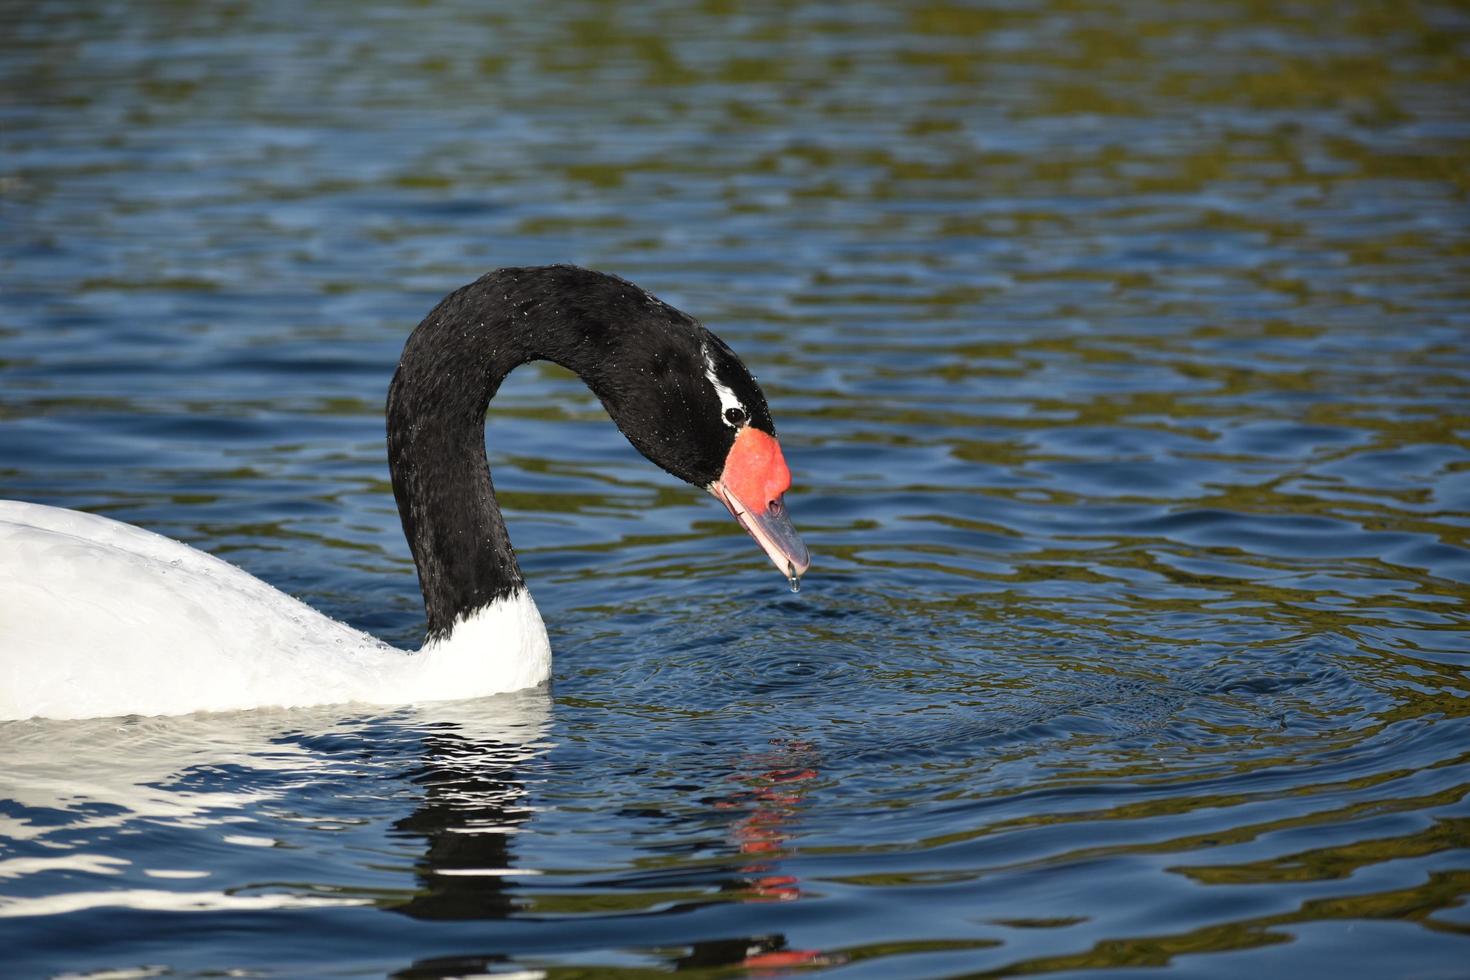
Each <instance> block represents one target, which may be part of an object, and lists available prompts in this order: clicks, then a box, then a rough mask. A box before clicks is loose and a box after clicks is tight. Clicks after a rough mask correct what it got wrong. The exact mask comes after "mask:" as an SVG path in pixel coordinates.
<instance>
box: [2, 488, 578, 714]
mask: <svg viewBox="0 0 1470 980" xmlns="http://www.w3.org/2000/svg"><path fill="white" fill-rule="evenodd" d="M550 670H551V647H550V644H549V643H548V641H547V638H546V628H545V626H544V625H543V624H542V622H541V616H540V614H539V613H538V612H537V611H536V604H535V603H534V602H533V601H532V600H531V597H530V594H529V593H527V592H526V591H525V590H524V589H522V590H520V591H518V592H516V593H515V594H513V595H512V596H510V597H509V598H507V599H502V600H500V601H498V602H495V603H492V604H491V605H489V606H487V607H485V608H482V609H480V610H478V611H476V612H474V613H472V614H471V615H470V616H468V617H466V618H465V619H464V620H462V621H460V622H459V623H457V624H456V626H455V628H454V630H453V631H452V632H451V633H450V634H449V635H448V636H446V637H444V638H443V639H442V640H437V641H435V640H431V641H430V642H429V643H428V644H426V645H425V646H424V648H423V649H422V650H420V651H419V652H418V653H415V654H410V653H406V652H405V651H402V650H398V649H395V648H394V647H390V646H388V645H387V644H385V643H383V642H381V641H380V640H377V639H374V638H373V637H371V636H369V635H368V634H366V633H363V632H360V631H358V630H355V629H352V628H351V627H349V626H346V625H344V624H342V623H339V622H336V621H335V620H333V619H330V618H328V617H327V616H324V615H322V614H321V613H319V612H317V611H316V610H314V609H312V608H311V607H310V606H307V605H306V604H305V603H302V602H300V601H298V600H296V599H293V598H291V597H290V596H288V595H286V594H285V593H283V592H281V591H279V590H277V589H275V588H273V587H271V586H269V585H267V584H266V583H265V582H262V581H261V580H259V579H257V578H255V577H254V576H252V575H250V574H248V573H246V572H244V571H242V570H241V569H239V568H236V567H235V566H234V565H231V564H229V563H228V562H225V561H221V560H220V559H218V558H215V557H214V556H212V555H208V554H205V553H204V552H202V551H199V550H198V549H196V548H191V547H189V546H188V545H186V544H182V543H180V542H178V541H173V540H170V539H169V538H165V537H163V536H162V535H158V534H154V533H153V532H151V531H145V530H143V529H141V528H137V527H132V526H130V525H127V524H122V523H120V522H118V521H114V520H110V519H108V518H106V517H100V516H97V515H95V514H86V513H81V512H78V511H71V510H62V509H60V508H56V507H47V506H43V505H40V504H31V503H22V502H19V501H4V500H0V720H3V719H15V718H30V717H33V716H42V717H47V718H87V717H106V716H111V715H124V714H143V715H165V714H186V713H190V712H194V711H233V710H239V709H247V708H262V707H306V706H312V705H326V704H339V703H346V702H353V701H357V702H364V703H369V704H405V703H410V702H415V701H441V700H455V699H462V698H473V697H480V696H483V695H489V694H498V693H501V692H504V691H513V690H519V689H521V688H526V687H533V686H535V685H537V684H540V683H542V682H544V681H545V680H546V679H547V678H548V677H549V676H550Z"/></svg>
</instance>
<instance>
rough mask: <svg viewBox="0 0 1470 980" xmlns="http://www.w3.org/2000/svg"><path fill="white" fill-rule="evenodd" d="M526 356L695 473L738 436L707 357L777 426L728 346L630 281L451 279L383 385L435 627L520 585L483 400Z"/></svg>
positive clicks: (701, 482)
mask: <svg viewBox="0 0 1470 980" xmlns="http://www.w3.org/2000/svg"><path fill="white" fill-rule="evenodd" d="M532 360H548V361H553V362H555V363H557V364H560V365H562V366H563V367H565V368H568V369H569V370H571V371H573V372H575V373H576V374H578V375H580V376H581V378H582V379H583V380H584V381H585V382H586V383H587V385H588V387H590V388H591V389H592V391H593V393H594V394H596V395H597V396H598V398H600V399H601V400H602V403H603V405H604V406H605V407H606V408H607V410H608V413H609V414H610V415H611V416H612V417H613V420H614V421H615V422H616V423H617V424H618V427H619V428H620V429H622V431H623V433H624V434H625V435H626V436H627V437H628V439H629V440H630V441H631V442H632V443H633V445H634V446H636V447H637V448H638V449H639V450H640V451H641V452H642V453H643V454H644V455H645V456H647V457H648V458H649V459H651V460H652V461H653V462H655V463H657V464H658V465H659V466H662V467H663V468H664V469H666V470H668V471H669V472H671V473H673V474H674V475H675V476H678V477H681V478H682V479H684V480H686V481H688V482H690V483H693V484H695V485H697V486H708V485H709V484H710V483H711V482H712V481H713V480H715V479H717V478H718V476H719V473H720V467H721V466H722V465H723V461H724V457H725V453H726V452H727V451H728V449H729V447H730V445H731V441H732V439H733V436H732V435H731V433H730V432H729V430H728V429H727V428H726V426H724V425H723V423H722V421H721V409H720V404H719V402H718V398H717V397H716V396H715V394H714V389H713V388H712V387H711V386H710V384H709V382H708V380H707V378H708V374H707V369H708V366H709V365H710V363H711V360H713V362H714V363H715V365H716V367H717V371H718V374H719V376H720V380H721V381H722V382H723V383H724V384H726V385H727V386H729V387H731V388H733V389H734V390H735V392H736V394H737V395H739V396H740V399H741V401H742V402H743V403H744V404H745V405H746V406H748V407H749V413H750V416H751V424H753V425H758V426H759V427H761V428H763V429H765V430H767V431H772V429H771V422H770V415H769V412H768V411H767V409H766V405H765V399H764V397H763V396H762V395H761V393H760V389H759V388H758V387H756V385H755V381H754V380H753V379H751V378H750V376H749V373H748V372H747V371H746V370H745V368H744V366H743V365H741V364H740V362H739V360H738V359H736V358H735V356H734V354H732V353H730V351H729V348H727V347H725V345H724V344H723V343H721V342H720V341H719V340H718V338H716V337H714V335H712V334H710V333H709V332H708V331H707V330H705V329H704V328H703V327H702V326H700V325H699V324H698V323H697V322H695V321H694V320H693V319H691V318H690V317H688V316H686V315H685V314H683V313H680V312H679V311H678V310H676V309H674V308H673V307H671V306H668V305H667V304H665V303H662V302H660V301H659V300H657V299H655V298H654V297H653V296H650V295H649V294H648V293H645V292H644V291H643V290H641V289H639V288H638V287H637V286H634V285H633V284H632V283H629V282H626V281H624V280H622V279H618V278H616V277H613V276H608V275H604V274H602V273H596V272H590V271H588V270H586V269H579V268H575V267H572V266H546V267H538V268H528V269H501V270H499V271H497V272H492V273H490V274H489V275H486V276H484V277H482V278H481V279H479V280H477V281H475V282H473V283H471V284H470V285H468V286H465V287H464V288H462V289H459V290H456V291H455V292H453V293H451V294H450V295H449V296H447V297H445V298H444V300H443V301H441V302H440V303H439V305H438V306H436V307H435V308H434V309H433V310H432V311H431V312H430V313H429V315H428V316H427V317H425V318H424V321H423V322H422V323H420V324H419V325H418V327H417V329H415V330H414V332H413V334H412V336H410V337H409V339H408V342H407V344H406V345H405V346H404V349H403V356H402V358H401V359H400V360H399V362H398V370H397V372H396V373H395V374H394V376H393V383H392V385H391V386H390V387H389V390H388V408H387V422H388V467H389V470H390V472H391V473H392V478H393V495H394V497H395V498H396V499H397V501H398V512H399V516H400V517H401V519H402V521H403V532H404V534H405V536H407V538H408V543H409V548H410V550H411V551H412V552H413V558H414V562H415V564H416V565H417V567H418V573H419V585H420V588H421V589H422V590H423V594H424V609H425V612H426V613H427V616H428V631H429V636H430V637H431V638H433V637H440V636H444V635H445V634H447V633H448V632H449V630H450V629H451V628H452V627H453V626H454V623H455V621H456V620H457V619H459V618H461V617H463V616H466V615H468V614H470V613H472V612H474V611H476V610H478V609H481V608H483V607H485V606H487V605H489V604H490V603H492V602H494V601H496V600H498V599H502V598H505V597H506V596H509V595H510V594H512V593H513V592H515V591H516V590H518V589H520V588H522V587H523V586H524V580H523V579H522V577H521V570H520V566H519V565H518V564H517V562H516V555H515V551H514V549H513V548H512V547H511V544H510V537H509V536H508V535H507V533H506V529H505V522H504V520H503V519H502V518H501V515H500V508H499V506H498V505H497V503H496V500H495V491H494V488H493V486H492V484H491V482H490V471H489V468H488V465H487V463H486V458H485V411H486V408H487V407H488V405H489V403H490V399H491V398H492V397H494V395H495V392H496V391H497V390H499V388H500V384H501V382H502V381H504V380H505V376H506V375H507V374H509V373H510V372H511V370H512V369H514V368H515V367H516V366H517V365H520V364H524V363H525V362H527V361H532Z"/></svg>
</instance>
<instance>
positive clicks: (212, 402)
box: [0, 0, 1470, 978]
mask: <svg viewBox="0 0 1470 980" xmlns="http://www.w3.org/2000/svg"><path fill="white" fill-rule="evenodd" d="M0 76H3V84H0V229H3V233H0V496H5V497H17V498H22V499H27V500H34V501H42V502H46V503H54V504H60V505H64V506H68V507H77V508H83V509H87V510H95V511H98V512H101V513H105V514H108V515H111V516H114V517H117V518H120V519H124V520H127V521H131V522H134V523H137V524H141V525H143V526H145V527H148V528H152V529H155V530H158V531H161V532H163V533H165V534H168V535H171V536H174V537H177V538H180V539H183V540H186V541H189V542H191V543H194V544H196V545H198V546H200V547H202V548H205V549H206V550H208V551H211V552H213V553H215V554H218V555H221V556H223V557H225V558H227V559H229V560H230V561H233V562H235V563H237V564H239V565H241V566H243V567H244V568H246V569H248V570H249V571H251V572H253V573H255V574H257V575H259V576H261V577H263V578H265V579H266V580H268V581H270V582H272V583H274V584H276V585H278V586H280V587H282V588H284V589H286V590H288V591H290V592H292V593H294V594H297V595H300V596H302V597H303V598H305V599H307V600H308V601H310V602H311V603H313V604H314V605H316V606H318V607H319V608H322V609H324V610H325V611H327V612H329V613H331V614H332V615H334V616H337V617H339V618H342V619H345V620H347V621H348V622H351V623H353V624H354V625H357V626H361V627H363V628H366V629H369V630H371V631H373V632H375V633H377V634H378V635H381V636H384V637H386V638H388V639H390V640H392V641H393V642H395V643H399V644H401V645H405V646H410V645H413V644H415V642H416V640H417V638H418V634H419V632H420V630H421V628H422V626H421V624H422V612H421V609H420V605H419V597H418V594H417V589H416V585H415V581H414V576H413V570H412V566H411V564H410V563H409V560H408V557H407V549H406V546H405V545H404V543H403V541H402V538H401V535H400V532H399V529H398V524H397V517H396V512H395V510H394V507H393V504H392V500H391V497H390V495H389V493H388V489H387V485H386V467H385V461H384V451H383V442H382V418H381V404H382V399H383V394H384V390H385V387H386V383H387V379H388V377H389V375H390V373H391V371H392V367H393V365H394V363H395V360H396V357H397V352H398V350H399V348H400V346H401V344H402V341H403V338H404V337H405V335H406V333H407V331H408V330H409V329H410V328H411V327H412V326H413V325H414V324H415V323H417V322H418V320H419V318H420V317H422V315H423V314H424V313H425V312H426V311H427V310H428V309H429V307H430V306H432V305H433V303H434V302H435V301H436V300H437V299H438V298H439V297H440V296H441V295H443V294H444V293H445V292H447V291H448V290H450V289H452V288H454V287H457V286H459V285H461V284H462V283H465V282H467V281H469V280H471V279H473V278H475V277H476V276H478V275H479V274H481V273H482V272H484V271H485V270H487V269H489V268H493V267H496V266H500V265H512V264H515V265H519V264H532V263H539V262H551V261H574V262H578V263H580V264H584V265H589V266H593V267H596V268H601V269H606V270H608V271H612V272H616V273H619V274H621V275H624V276H627V277H629V278H631V279H634V280H635V281H637V282H639V283H640V284H642V285H644V286H645V287H647V288H649V289H651V290H653V291H654V292H656V293H658V294H659V295H661V296H662V297H663V298H665V299H667V300H669V301H670V302H672V303H675V304H676V305H678V306H680V307H682V308H684V309H686V310H688V311H690V312H691V313H693V314H695V315H697V316H699V317H700V318H701V319H703V320H704V321H705V322H706V323H708V324H709V325H710V326H711V327H712V328H713V329H715V330H716V331H717V332H719V333H720V334H721V335H722V336H723V337H725V338H726V339H727V340H728V341H729V342H730V343H731V344H732V346H734V347H735V348H736V349H737V350H738V351H739V352H740V353H741V354H742V355H743V357H744V358H745V360H746V361H747V362H748V363H749V364H750V365H751V366H752V367H753V369H754V370H755V371H756V373H757V374H758V375H759V377H760V379H761V382H762V384H763V385H764V386H765V388H766V391H767V394H768V396H769V398H770V401H771V404H772V408H773V412H774V414H775V417H776V421H777V425H778V427H779V429H780V432H781V435H782V440H783V443H784V445H785V446H786V450H787V454H788V458H789V459H790V460H791V463H792V466H793V470H794V472H795V478H796V482H797V489H796V491H795V492H794V493H793V495H792V496H791V498H790V504H791V510H792V514H793V517H794V518H795V520H796V523H797V524H798V525H799V526H800V527H801V528H802V529H803V530H804V532H805V534H806V536H807V540H808V542H809V544H810V545H811V546H812V550H813V552H814V555H815V562H816V563H815V565H814V568H813V570H812V573H811V575H810V576H809V577H808V578H807V580H806V583H805V585H804V587H803V589H802V591H801V593H800V594H799V595H794V596H793V595H791V594H789V593H788V592H787V591H786V589H785V586H784V583H783V582H782V581H781V580H780V578H779V576H777V575H776V574H775V573H774V572H773V570H772V569H771V568H770V566H769V564H768V563H767V562H766V560H765V559H764V557H763V556H762V555H761V554H760V553H759V551H758V549H756V548H755V547H754V546H753V545H752V544H751V543H750V542H749V540H748V539H746V538H745V536H744V535H743V534H742V533H741V532H740V530H739V528H738V527H736V526H735V525H734V524H733V523H732V522H730V521H729V520H728V519H727V517H726V515H725V514H724V513H723V510H722V509H721V508H720V507H719V505H718V504H717V503H715V502H714V501H713V500H711V499H709V498H708V497H707V496H706V495H704V494H702V493H700V492H698V491H696V490H693V489H689V488H686V487H685V486H683V485H682V484H679V483H677V481H675V480H673V479H672V478H671V477H667V476H665V475H664V474H662V473H661V472H659V471H657V470H655V469H654V468H653V467H651V466H649V465H648V464H647V463H646V462H645V461H643V460H642V459H641V457H639V456H638V455H637V453H636V452H635V451H634V450H633V449H631V448H630V447H629V446H628V445H627V444H626V443H625V442H624V441H623V440H622V438H621V437H620V436H619V435H618V433H617V431H616V430H615V429H614V428H613V426H612V425H611V423H609V422H608V421H607V419H606V417H605V416H604V415H603V414H602V412H601V410H600V408H599V406H598V405H597V403H596V401H595V399H593V398H592V396H591V395H589V394H588V393H587V392H586V390H585V389H584V388H582V386H581V385H580V384H579V383H578V382H577V381H575V380H574V379H572V378H570V377H569V376H568V375H566V374H565V373H563V372H561V371H559V370H554V369H551V368H547V367H544V366H534V367H528V368H523V369H522V370H521V371H519V372H518V373H517V374H516V375H515V376H514V377H513V378H512V379H511V380H510V382H509V383H508V384H507V386H506V387H505V389H504V390H503V391H502V393H501V395H500V397H498V398H497V399H496V402H495V404H494V406H493V407H492V410H491V414H490V424H489V437H488V444H489V449H490V459H491V464H492V466H493V468H494V473H495V480H496V485H497V487H499V488H500V489H501V491H502V498H503V501H504V503H505V505H506V509H507V514H508V519H509V523H510V527H511V532H512V535H513V537H514V538H515V541H516V544H517V546H518V547H519V550H520V552H521V554H522V557H523V565H524V566H525V569H526V573H527V577H528V579H529V580H530V582H531V584H532V587H533V588H534V590H535V592H536V596H537V599H538V602H539V604H540V606H541V609H542V612H543V614H544V615H545V617H546V620H547V622H548V625H549V629H550V631H551V637H552V643H553V646H554V648H555V651H556V656H557V660H556V664H555V681H554V684H553V686H552V687H551V689H550V690H549V691H536V692H527V693H525V694H521V695H515V696H508V697H502V698H492V699H489V700H485V701H479V702H468V703H457V704H451V705H422V706H415V707H405V708H402V709H398V710H389V709H358V708H352V707H344V708H339V709H324V710H314V711H309V712H286V711H276V712H256V713H244V714H239V715H224V716H212V717H194V718H183V719H139V718H130V719H112V720H104V721H95V722H71V723H60V722H46V723H43V722H12V723H5V724H4V725H0V948H3V949H4V950H5V953H4V958H5V966H4V967H3V970H0V972H4V973H5V975H7V976H21V977H30V976H47V975H53V974H62V973H73V974H89V973H93V974H99V973H102V972H103V971H123V972H121V973H107V974H106V975H107V976H121V975H125V976H150V975H154V974H169V975H182V976H196V975H206V974H207V975H211V976H220V975H225V974H226V973H229V975H237V976H267V977H317V976H322V977H326V976H330V977H346V976H380V975H385V974H392V975H396V976H400V977H413V978H427V977H447V976H466V975H474V974H486V973H489V974H513V975H516V976H542V975H544V976H547V977H553V978H557V977H560V978H567V977H583V976H626V977H633V976H644V975H650V974H654V973H664V972H669V971H683V972H690V973H695V974H706V975H729V974H741V973H754V974H758V975H772V974H781V973H785V972H830V973H832V974H834V975H840V976H850V977H860V976H865V977H893V976H915V977H920V976H953V975H960V974H987V973H995V974H998V975H1006V974H1019V973H1052V974H1082V973H1093V972H1107V973H1110V974H1114V975H1137V974H1141V973H1143V972H1144V971H1145V970H1147V972H1148V975H1151V976H1152V975H1156V974H1157V972H1158V970H1159V969H1164V970H1168V971H1171V972H1179V973H1187V974H1190V975H1197V976H1211V977H1236V976H1242V975H1249V974H1251V973H1261V974H1266V975H1291V976H1301V975H1314V974H1327V975H1335V976H1408V975H1413V976H1418V977H1451V976H1464V975H1465V974H1466V964H1467V963H1470V941H1467V940H1470V936H1467V933H1470V910H1467V907H1466V897H1467V894H1470V805H1467V791H1470V680H1467V676H1466V669H1467V666H1470V631H1467V624H1470V614H1467V608H1466V599H1467V592H1470V589H1467V584H1470V545H1467V536H1470V409H1467V406H1470V343H1467V336H1470V176H1467V175H1470V101H1467V100H1466V98H1465V92H1466V91H1467V83H1470V15H1467V13H1466V10H1465V7H1464V6H1463V5H1461V4H1455V3H1449V2H1444V3H1423V4H1379V3H1347V4H1326V3H1305V2H1304V3H1294V4H1281V5H1277V4H1257V3H1244V2H1241V3H1229V2H1223V0H1222V2H1205V0H1200V2H1185V3H1148V2H1144V3H1127V4H1124V3H1112V4H1109V3H1092V2H1081V3H1073V2H1062V0H1055V2H1050V3H1039V4H1029V5H1028V4H1018V3H989V2H982V3H975V4H957V3H946V2H938V3H923V4H886V5H885V4H873V3H849V4H822V3H812V4H787V5H781V4H760V3H758V4H735V3H723V2H718V0H715V2H709V3H704V4H697V5H686V4H674V3H654V4H639V5H633V4H605V3H594V2H583V3H558V4H551V3H545V4H532V3H528V2H514V3H510V4H500V5H479V4H470V3H459V4H456V3H428V2H426V3H403V4H394V3H387V2H373V3H360V4H359V3H353V4H348V3H327V4H303V3H292V4H287V3H278V2H277V3H272V2H266V3H259V4H228V3H226V4H210V5H195V4H183V3H164V2H139V3H128V4H106V3H98V4H93V3H80V2H55V3H34V4H19V3H15V4H9V5H6V6H4V7H3V8H0ZM0 628H3V624H0ZM128 971H132V972H128Z"/></svg>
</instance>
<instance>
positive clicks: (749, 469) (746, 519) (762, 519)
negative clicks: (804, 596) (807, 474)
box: [709, 426, 812, 587]
mask: <svg viewBox="0 0 1470 980" xmlns="http://www.w3.org/2000/svg"><path fill="white" fill-rule="evenodd" d="M790 487H791V471H790V470H788V469H787V468H786V460H785V458H784V457H783V456H782V455H781V445H780V443H778V442H776V440H775V438H774V437H772V436H769V435H767V434H766V433H764V432H762V431H760V430H759V429H755V428H752V427H750V426H746V427H745V428H743V429H741V430H740V433H739V434H738V435H737V436H736V437H735V444H734V445H733V446H731V447H730V452H729V455H727V456H726V457H725V469H724V472H722V473H721V474H720V478H719V479H718V480H716V481H715V482H714V483H711V484H710V485H709V492H710V493H712V494H714V495H715V496H716V497H718V498H719V499H720V501H721V502H723V503H724V505H725V506H726V507H728V508H730V513H731V514H734V515H735V519H736V520H737V521H739V522H740V526H741V527H743V528H745V531H746V533H747V534H749V535H750V536H751V537H752V538H755V541H756V544H759V545H760V546H761V548H762V549H763V550H764V551H765V553H766V556H767V557H769V558H770V559H771V563H772V564H773V565H775V566H776V568H777V569H779V570H780V571H781V573H782V574H784V575H786V576H788V577H790V578H792V579H795V578H799V577H800V576H801V575H803V574H805V572H806V570H807V569H808V568H810V567H811V564H812V556H811V552H809V551H807V550H806V545H805V544H804V543H803V542H802V540H801V535H799V534H797V533H796V528H794V527H792V526H791V518H790V517H787V516H786V501H785V497H784V494H785V493H786V491H787V490H788V489H789V488H790ZM793 587H794V585H793Z"/></svg>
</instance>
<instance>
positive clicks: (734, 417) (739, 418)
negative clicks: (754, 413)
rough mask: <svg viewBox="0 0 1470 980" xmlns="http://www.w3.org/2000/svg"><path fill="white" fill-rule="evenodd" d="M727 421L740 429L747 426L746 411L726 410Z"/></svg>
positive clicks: (737, 409)
mask: <svg viewBox="0 0 1470 980" xmlns="http://www.w3.org/2000/svg"><path fill="white" fill-rule="evenodd" d="M725 421H726V422H729V423H730V424H731V425H733V426H735V427H737V428H739V427H740V426H742V425H744V424H745V410H744V409H739V408H727V409H725Z"/></svg>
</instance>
